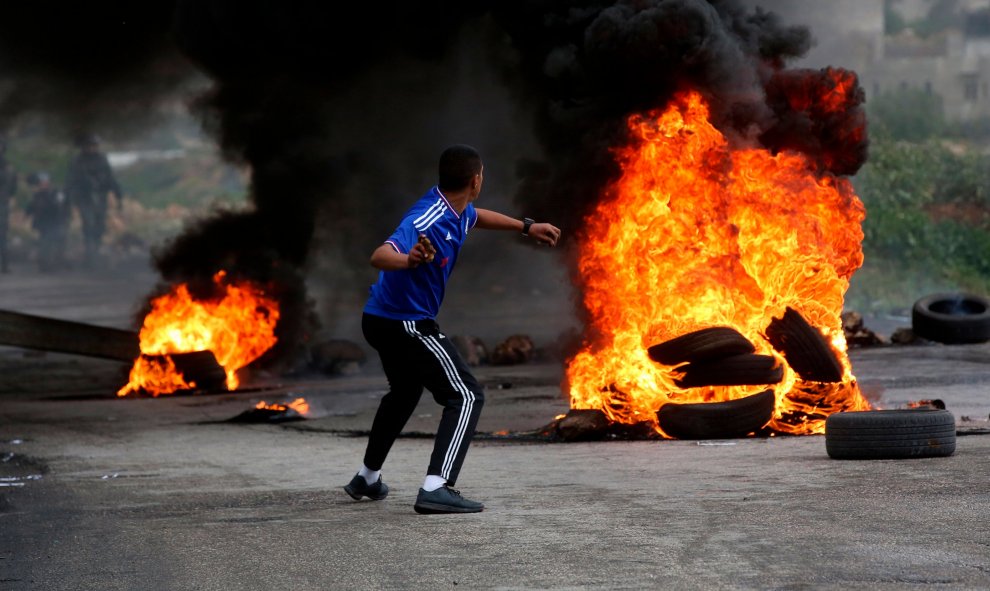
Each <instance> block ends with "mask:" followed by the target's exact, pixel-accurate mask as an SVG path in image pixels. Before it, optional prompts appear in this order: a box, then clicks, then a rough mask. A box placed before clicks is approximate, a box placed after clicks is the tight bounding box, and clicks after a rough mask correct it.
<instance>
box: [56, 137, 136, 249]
mask: <svg viewBox="0 0 990 591" xmlns="http://www.w3.org/2000/svg"><path fill="white" fill-rule="evenodd" d="M77 145H78V146H79V150H80V151H79V153H78V154H77V155H76V156H75V158H73V159H72V162H70V163H69V172H68V176H67V177H66V181H65V194H66V196H67V197H68V198H69V203H70V204H72V206H74V207H75V208H76V209H78V210H79V217H80V219H81V220H82V233H83V248H84V251H85V263H86V264H87V265H92V264H93V263H95V262H96V260H97V258H98V257H99V253H100V243H101V241H102V240H103V234H104V232H105V231H106V228H107V199H108V194H109V193H113V195H114V199H116V201H117V210H118V211H120V210H122V209H123V204H124V201H123V200H124V194H123V192H122V191H121V190H120V185H119V184H118V183H117V179H116V178H115V177H114V176H113V171H112V170H111V169H110V162H109V161H107V157H106V155H104V154H103V153H102V152H100V138H99V136H97V135H95V134H86V135H83V136H81V137H80V138H79V140H78V141H77Z"/></svg>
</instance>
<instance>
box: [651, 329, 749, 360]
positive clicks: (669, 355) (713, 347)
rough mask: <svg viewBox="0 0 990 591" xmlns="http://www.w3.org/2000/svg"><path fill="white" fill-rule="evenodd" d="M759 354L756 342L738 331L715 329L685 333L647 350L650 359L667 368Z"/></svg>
mask: <svg viewBox="0 0 990 591" xmlns="http://www.w3.org/2000/svg"><path fill="white" fill-rule="evenodd" d="M754 351H756V347H754V346H753V343H751V342H749V339H747V338H746V337H744V336H743V335H742V334H740V333H739V331H737V330H736V329H734V328H729V327H728V326H713V327H711V328H704V329H701V330H696V331H694V332H689V333H687V334H683V335H681V336H679V337H677V338H674V339H670V340H669V341H664V342H662V343H660V344H658V345H653V346H652V347H650V348H648V349H647V350H646V352H647V354H648V355H649V356H650V359H652V360H653V361H656V362H657V363H662V364H664V365H677V364H679V363H684V362H685V361H707V360H709V359H718V358H720V357H730V356H733V355H742V354H744V353H752V352H754Z"/></svg>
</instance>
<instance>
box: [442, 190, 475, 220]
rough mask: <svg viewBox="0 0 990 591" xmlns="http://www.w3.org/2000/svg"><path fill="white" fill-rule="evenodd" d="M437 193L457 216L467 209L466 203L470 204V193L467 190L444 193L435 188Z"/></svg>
mask: <svg viewBox="0 0 990 591" xmlns="http://www.w3.org/2000/svg"><path fill="white" fill-rule="evenodd" d="M437 191H440V194H441V195H443V197H444V199H446V200H447V203H449V204H450V207H451V208H453V210H454V211H455V212H457V215H461V214H462V213H464V210H465V209H467V206H468V203H470V192H469V191H468V190H467V189H462V190H460V191H449V192H448V191H444V190H443V189H441V188H440V187H437Z"/></svg>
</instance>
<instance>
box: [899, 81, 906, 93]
mask: <svg viewBox="0 0 990 591" xmlns="http://www.w3.org/2000/svg"><path fill="white" fill-rule="evenodd" d="M898 88H900V89H901V92H904V91H905V90H907V89H908V83H907V80H901V83H900V84H899V85H898Z"/></svg>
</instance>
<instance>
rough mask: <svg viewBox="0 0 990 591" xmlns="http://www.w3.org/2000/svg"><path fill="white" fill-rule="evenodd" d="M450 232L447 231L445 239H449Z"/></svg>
mask: <svg viewBox="0 0 990 591" xmlns="http://www.w3.org/2000/svg"><path fill="white" fill-rule="evenodd" d="M450 239H451V238H450V232H447V240H450Z"/></svg>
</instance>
